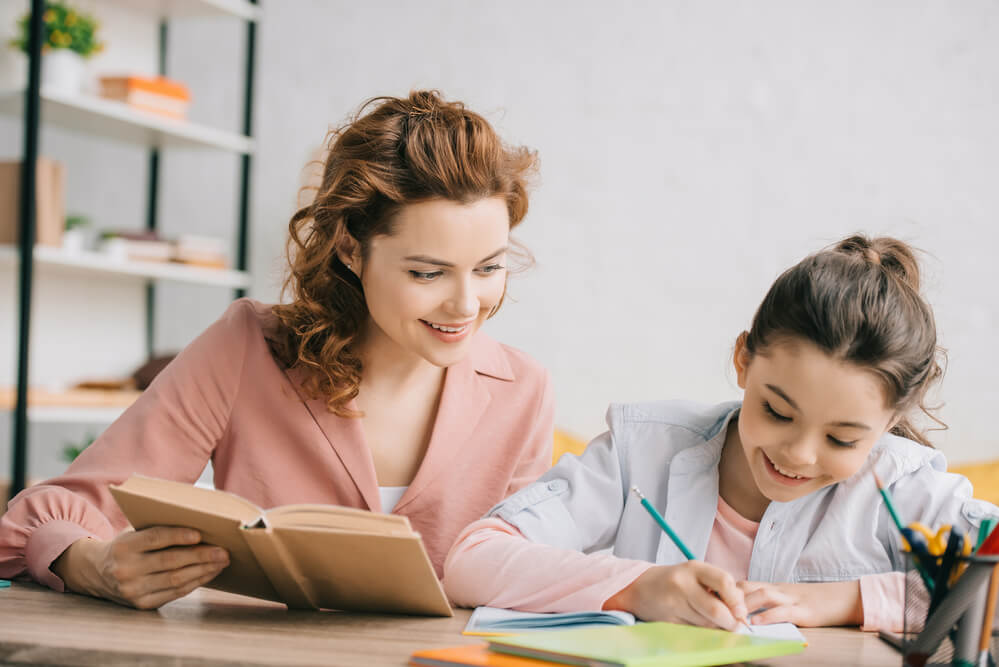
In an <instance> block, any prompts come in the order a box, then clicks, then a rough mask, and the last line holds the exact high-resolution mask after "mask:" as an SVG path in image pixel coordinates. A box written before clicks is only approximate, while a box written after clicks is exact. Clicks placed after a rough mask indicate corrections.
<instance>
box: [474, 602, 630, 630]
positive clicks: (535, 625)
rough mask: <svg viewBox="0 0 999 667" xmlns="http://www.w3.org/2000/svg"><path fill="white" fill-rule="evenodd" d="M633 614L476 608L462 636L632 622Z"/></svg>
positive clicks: (624, 612)
mask: <svg viewBox="0 0 999 667" xmlns="http://www.w3.org/2000/svg"><path fill="white" fill-rule="evenodd" d="M634 624H635V617H634V616H632V615H631V614H629V613H628V612H626V611H578V612H567V613H562V614H539V613H533V612H528V611H514V610H513V609H499V608H497V607H477V608H476V609H475V611H473V612H472V616H471V618H469V619H468V624H467V625H466V626H465V629H464V631H462V633H461V634H463V635H473V636H477V637H503V636H507V635H513V634H518V633H521V632H530V631H535V630H553V629H555V630H564V629H567V628H577V627H591V626H597V625H634Z"/></svg>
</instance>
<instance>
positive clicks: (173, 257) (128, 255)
mask: <svg viewBox="0 0 999 667" xmlns="http://www.w3.org/2000/svg"><path fill="white" fill-rule="evenodd" d="M101 251H102V252H104V253H106V254H108V255H109V256H110V257H111V258H112V259H115V260H119V261H121V260H130V261H143V262H178V263H181V264H191V265H194V266H203V267H208V268H212V269H224V268H226V266H228V263H229V260H228V255H227V254H226V243H225V241H224V240H222V239H218V238H212V237H208V236H192V235H182V236H180V237H179V238H178V239H177V240H176V241H172V240H169V239H165V238H163V237H161V236H160V235H159V234H157V233H156V232H154V231H151V230H123V231H122V230H115V231H106V232H104V233H103V234H102V239H101Z"/></svg>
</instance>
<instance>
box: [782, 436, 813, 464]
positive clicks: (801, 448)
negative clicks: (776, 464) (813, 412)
mask: <svg viewBox="0 0 999 667" xmlns="http://www.w3.org/2000/svg"><path fill="white" fill-rule="evenodd" d="M784 456H786V457H787V462H788V465H793V466H802V467H804V466H810V465H814V464H815V461H816V460H817V459H818V456H817V448H816V446H815V443H814V442H812V439H811V438H809V437H800V438H798V439H796V440H794V441H793V442H791V443H789V444H788V445H787V446H786V447H785V450H784Z"/></svg>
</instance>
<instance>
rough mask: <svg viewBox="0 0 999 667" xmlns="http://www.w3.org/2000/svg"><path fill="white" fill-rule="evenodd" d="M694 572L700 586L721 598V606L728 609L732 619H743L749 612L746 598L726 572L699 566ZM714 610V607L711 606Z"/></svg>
mask: <svg viewBox="0 0 999 667" xmlns="http://www.w3.org/2000/svg"><path fill="white" fill-rule="evenodd" d="M701 565H702V567H698V569H697V570H696V574H697V580H698V581H699V582H700V584H701V585H702V586H704V587H706V588H708V589H710V590H712V591H714V592H715V593H716V594H717V596H718V598H721V602H722V603H724V604H723V606H726V607H727V608H728V612H729V615H730V616H732V617H733V618H737V619H739V618H745V617H746V614H748V613H749V610H748V609H747V607H746V596H745V594H744V593H743V592H742V590H741V589H740V588H739V587H738V586H737V585H736V583H735V579H733V578H732V575H730V574H729V573H728V572H725V571H724V570H722V569H720V568H717V567H714V566H712V565H707V564H701ZM712 608H714V605H712Z"/></svg>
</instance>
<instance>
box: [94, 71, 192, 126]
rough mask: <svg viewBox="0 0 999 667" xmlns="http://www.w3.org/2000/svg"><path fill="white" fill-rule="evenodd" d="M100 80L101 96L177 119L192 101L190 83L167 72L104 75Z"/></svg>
mask: <svg viewBox="0 0 999 667" xmlns="http://www.w3.org/2000/svg"><path fill="white" fill-rule="evenodd" d="M100 83H101V88H100V91H101V97H104V98H106V99H109V100H115V101H117V102H122V103H124V104H127V105H129V106H131V107H134V108H136V109H140V110H142V111H149V112H151V113H157V114H161V115H163V116H169V117H170V118H175V119H177V120H183V119H185V118H186V117H187V110H188V107H190V105H191V94H190V92H189V91H188V90H187V86H185V85H184V84H182V83H180V82H179V81H174V80H172V79H168V78H166V77H164V76H151V77H150V76H138V75H124V76H102V77H101V80H100Z"/></svg>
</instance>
